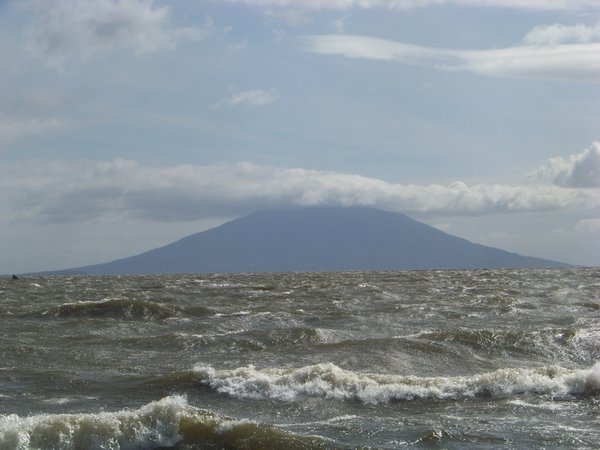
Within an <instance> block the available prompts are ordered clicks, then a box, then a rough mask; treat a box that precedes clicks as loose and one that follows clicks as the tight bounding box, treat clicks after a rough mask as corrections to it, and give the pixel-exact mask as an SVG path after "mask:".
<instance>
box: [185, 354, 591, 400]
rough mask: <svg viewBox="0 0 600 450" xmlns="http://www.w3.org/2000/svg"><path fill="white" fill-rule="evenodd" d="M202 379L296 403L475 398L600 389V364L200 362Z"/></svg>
mask: <svg viewBox="0 0 600 450" xmlns="http://www.w3.org/2000/svg"><path fill="white" fill-rule="evenodd" d="M194 371H195V372H196V373H197V374H198V376H199V378H200V380H201V381H200V382H201V383H202V384H203V385H206V386H209V387H210V388H212V389H214V390H215V391H217V392H220V393H223V394H227V395H230V396H232V397H238V398H253V399H265V398H270V399H277V400H283V401H293V400H295V399H296V398H298V397H301V396H310V397H324V398H332V399H338V400H358V401H361V402H364V403H372V404H377V403H387V402H390V401H407V400H419V399H454V398H461V397H475V396H510V395H517V394H525V393H530V394H549V395H554V396H568V395H583V396H592V395H597V394H598V393H600V363H597V364H596V365H594V366H593V367H592V368H590V369H583V370H568V369H563V368H560V367H541V368H533V369H516V368H508V369H499V370H496V371H493V372H488V373H483V374H478V375H472V376H460V377H429V378H428V377H416V376H400V375H381V374H362V373H356V372H352V371H348V370H344V369H341V368H340V367H338V366H336V365H334V364H315V365H311V366H306V367H301V368H296V369H294V368H292V369H262V370H258V369H256V368H255V367H254V366H247V367H240V368H237V369H233V370H217V369H214V368H212V367H211V366H203V365H197V366H196V367H194Z"/></svg>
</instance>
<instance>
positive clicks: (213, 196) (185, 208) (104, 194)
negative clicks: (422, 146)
mask: <svg viewBox="0 0 600 450" xmlns="http://www.w3.org/2000/svg"><path fill="white" fill-rule="evenodd" d="M0 192H3V194H4V195H3V196H2V197H1V198H0V217H2V219H3V221H4V222H5V223H9V222H12V223H17V222H42V223H61V222H73V221H82V220H88V219H94V218H98V217H103V218H107V217H115V218H123V217H129V218H146V219H152V220H158V221H185V220H197V219H205V218H211V217H234V216H239V215H243V214H246V213H248V212H251V211H254V210H258V209H269V208H277V207H288V206H291V205H346V206H349V205H364V206H374V207H379V208H382V209H387V210H392V211H401V212H408V213H411V212H412V213H414V212H421V213H432V214H439V215H444V214H446V215H448V214H450V215H478V214H489V213H498V212H519V211H543V210H560V209H564V208H583V209H594V208H597V207H599V206H600V196H599V195H598V191H597V190H593V189H565V188H561V187H558V186H548V185H544V186H531V185H529V186H507V185H489V186H488V185H471V186H469V185H466V184H465V183H462V182H455V183H452V184H450V185H448V186H443V185H437V184H431V185H403V184H393V183H388V182H385V181H382V180H379V179H374V178H368V177H364V176H359V175H352V174H344V173H336V172H327V171H317V170H305V169H298V168H274V167H268V166H260V165H255V164H250V163H239V164H229V165H212V166H194V165H180V166H172V167H152V166H144V165H142V164H140V163H137V162H133V161H125V160H114V161H109V162H103V163H93V162H70V161H68V162H67V161H60V162H56V161H55V162H44V161H33V162H29V163H25V162H15V163H9V164H4V165H2V166H1V167H0Z"/></svg>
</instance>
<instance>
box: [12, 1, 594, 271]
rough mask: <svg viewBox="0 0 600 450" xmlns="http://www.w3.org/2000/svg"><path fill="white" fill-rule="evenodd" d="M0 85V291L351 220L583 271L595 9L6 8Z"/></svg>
mask: <svg viewBox="0 0 600 450" xmlns="http://www.w3.org/2000/svg"><path fill="white" fill-rule="evenodd" d="M0 86H1V87H2V89H0V231H1V233H0V273H12V272H17V273H20V272H28V271H37V270H46V269H59V268H65V267H74V266H79V265H84V264H92V263H97V262H104V261H107V260H112V259H116V258H119V257H124V256H130V255H132V254H135V253H139V252H141V251H144V250H147V249H150V248H153V247H156V246H159V245H164V244H166V243H169V242H172V241H174V240H176V239H178V238H180V237H183V236H185V235H188V234H191V233H194V232H197V231H202V230H205V229H207V228H210V227H213V226H216V225H218V224H220V223H223V222H224V221H227V220H230V219H233V218H236V217H240V216H242V215H245V214H247V213H249V212H252V211H254V210H262V209H270V208H279V207H291V206H296V205H355V204H356V205H368V206H373V207H377V208H382V209H386V210H390V211H398V212H404V213H407V214H409V215H410V216H412V217H414V218H416V219H419V220H423V221H425V222H426V223H428V224H430V225H433V226H436V227H438V228H440V229H442V230H444V231H446V232H448V233H451V234H455V235H458V236H461V237H464V238H467V239H469V240H472V241H475V242H478V243H482V244H487V245H492V246H495V247H500V248H503V249H506V250H510V251H515V252H518V253H521V254H526V255H532V256H539V257H545V258H551V259H556V260H561V261H566V262H570V263H575V264H584V265H600V126H599V124H600V120H599V119H600V3H599V2H598V1H597V0H436V1H433V0H432V1H421V0H419V1H417V0H387V1H386V0H329V1H325V0H298V1H290V0H229V1H217V0H214V1H213V0H206V1H191V0H190V1H177V2H163V1H159V0H154V1H152V0H122V1H116V0H61V1H52V0H46V1H42V0H39V1H34V0H32V1H29V0H25V1H23V0H21V1H13V0H4V1H0Z"/></svg>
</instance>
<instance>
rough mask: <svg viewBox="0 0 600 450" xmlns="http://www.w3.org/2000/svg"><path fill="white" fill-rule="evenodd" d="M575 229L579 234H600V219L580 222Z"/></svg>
mask: <svg viewBox="0 0 600 450" xmlns="http://www.w3.org/2000/svg"><path fill="white" fill-rule="evenodd" d="M574 229H575V231H577V232H579V233H600V218H597V219H583V220H580V221H579V222H577V224H575V227H574Z"/></svg>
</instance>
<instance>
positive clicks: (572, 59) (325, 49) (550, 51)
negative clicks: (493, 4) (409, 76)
mask: <svg viewBox="0 0 600 450" xmlns="http://www.w3.org/2000/svg"><path fill="white" fill-rule="evenodd" d="M302 42H303V44H304V47H305V49H306V50H307V51H310V52H314V53H319V54H325V55H342V56H346V57H348V58H364V59H375V60H384V61H397V62H400V63H404V64H412V65H422V66H430V67H434V68H437V69H440V70H464V71H469V72H474V73H478V74H481V75H488V76H497V77H514V78H533V79H556V80H578V81H595V82H600V43H588V44H568V45H556V46H541V47H540V46H519V47H509V48H503V49H492V50H483V51H481V50H477V51H475V50H448V49H439V48H432V47H423V46H417V45H411V44H405V43H402V42H396V41H390V40H385V39H378V38H373V37H368V36H352V35H315V36H307V37H304V38H302Z"/></svg>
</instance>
